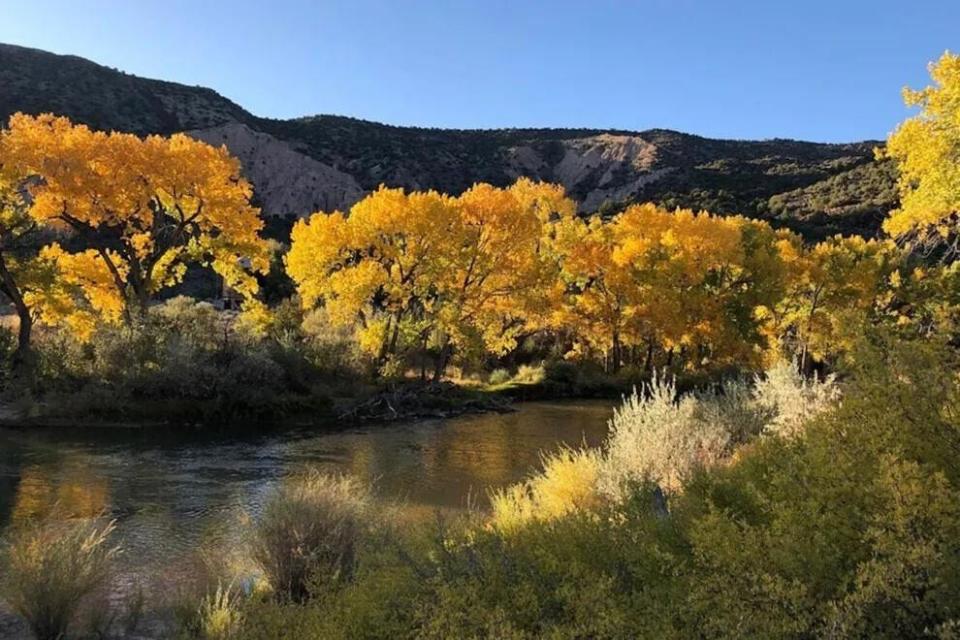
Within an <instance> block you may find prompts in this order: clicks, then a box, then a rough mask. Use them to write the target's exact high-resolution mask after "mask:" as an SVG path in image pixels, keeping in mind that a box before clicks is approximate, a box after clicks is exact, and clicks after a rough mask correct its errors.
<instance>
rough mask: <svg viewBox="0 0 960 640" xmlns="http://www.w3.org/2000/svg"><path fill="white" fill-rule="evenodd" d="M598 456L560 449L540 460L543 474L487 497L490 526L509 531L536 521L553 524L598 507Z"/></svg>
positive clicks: (599, 461)
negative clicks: (545, 521) (578, 512)
mask: <svg viewBox="0 0 960 640" xmlns="http://www.w3.org/2000/svg"><path fill="white" fill-rule="evenodd" d="M600 464H601V456H600V453H599V452H598V451H595V450H591V449H584V450H574V449H568V448H563V449H560V450H559V451H557V452H556V453H553V454H548V455H544V456H543V472H542V473H540V474H537V475H534V476H532V477H531V478H529V479H527V480H525V481H524V482H521V483H518V484H515V485H511V486H509V487H506V488H505V489H500V490H498V491H495V492H493V493H492V494H491V496H490V502H491V505H492V507H493V516H492V521H491V523H492V525H493V526H494V527H496V528H497V529H500V530H501V531H511V530H515V529H516V528H518V527H521V526H523V525H524V524H526V523H529V522H531V521H535V520H553V519H556V518H559V517H561V516H564V515H567V514H569V513H572V512H574V511H583V510H590V509H592V508H595V507H597V506H598V505H599V504H600V501H601V498H600V494H599V492H598V490H597V481H598V479H599V477H600Z"/></svg>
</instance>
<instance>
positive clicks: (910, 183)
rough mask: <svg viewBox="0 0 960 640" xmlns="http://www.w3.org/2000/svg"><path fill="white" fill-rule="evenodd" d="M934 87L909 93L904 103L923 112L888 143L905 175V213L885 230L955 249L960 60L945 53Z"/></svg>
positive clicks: (933, 69)
mask: <svg viewBox="0 0 960 640" xmlns="http://www.w3.org/2000/svg"><path fill="white" fill-rule="evenodd" d="M930 76H931V78H932V79H933V83H934V84H933V85H932V86H928V87H926V88H924V89H921V90H919V91H912V90H910V89H905V90H904V101H905V102H906V103H907V105H909V106H918V107H920V113H919V114H918V115H917V116H914V117H912V118H909V119H908V120H906V121H905V122H903V123H902V124H901V125H900V126H899V127H897V129H896V131H894V132H893V133H892V134H891V135H890V137H889V139H888V140H887V148H886V151H885V152H884V154H885V155H886V156H888V157H890V158H893V159H894V160H895V161H896V163H897V168H898V169H899V172H900V177H899V182H898V188H899V192H900V207H899V208H898V209H896V210H895V211H893V212H892V213H891V214H890V217H889V218H888V219H887V220H886V221H885V222H884V225H883V228H884V230H885V231H886V232H887V233H889V234H890V235H891V236H893V237H895V238H898V239H902V240H907V241H910V242H912V243H915V244H920V245H925V246H932V245H942V244H948V245H950V246H951V247H954V248H955V244H956V237H957V216H958V212H960V161H958V160H957V158H958V157H960V126H958V122H960V56H958V55H955V54H952V53H950V52H949V51H948V52H946V53H944V54H943V56H942V57H941V58H940V60H939V61H937V62H936V63H934V64H932V65H930Z"/></svg>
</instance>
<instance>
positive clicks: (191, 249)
mask: <svg viewBox="0 0 960 640" xmlns="http://www.w3.org/2000/svg"><path fill="white" fill-rule="evenodd" d="M3 136H4V143H3V144H4V153H5V158H4V163H5V166H7V165H9V167H10V169H12V170H13V171H15V172H17V173H18V174H20V175H23V176H31V177H32V179H31V180H30V182H29V183H28V188H29V193H30V197H31V203H30V207H29V209H28V213H29V216H30V218H31V219H32V220H34V221H36V222H37V223H39V224H43V225H55V226H58V227H62V228H65V229H69V230H70V231H71V234H72V238H71V243H70V244H71V247H70V248H64V247H61V246H60V245H55V246H53V247H51V248H50V249H49V250H47V252H46V255H47V257H48V258H49V259H52V260H55V261H56V262H58V263H59V265H60V268H61V271H62V272H63V273H64V274H65V275H66V277H68V278H69V279H71V281H72V282H73V283H74V284H76V285H77V286H79V287H80V288H81V289H82V290H83V292H84V295H85V296H86V297H87V298H88V300H89V302H90V304H91V306H92V307H93V308H94V309H96V310H98V311H100V312H102V313H103V314H104V317H105V318H107V319H114V318H115V317H122V318H123V319H125V320H126V321H127V322H133V321H135V320H137V319H138V318H140V317H142V316H143V315H144V314H145V313H146V310H147V307H148V305H149V303H150V301H151V300H152V299H153V297H154V296H155V295H156V294H157V293H158V292H160V291H161V290H163V289H165V288H167V287H170V286H173V285H175V284H177V283H179V282H180V281H181V280H182V279H183V276H184V273H185V271H186V268H187V265H188V264H190V263H198V264H202V265H207V266H210V267H212V268H213V269H214V270H215V271H216V272H217V273H218V274H219V275H220V276H222V277H223V279H224V281H225V284H226V285H227V286H229V287H232V288H233V289H235V290H238V291H239V292H241V293H242V294H245V295H252V294H253V293H254V292H255V291H256V280H255V278H254V276H253V273H252V272H264V271H265V270H266V269H267V268H268V266H269V264H268V261H269V256H268V253H267V251H266V245H265V244H264V242H263V241H262V240H261V238H260V237H259V231H260V229H261V227H262V226H263V222H262V221H261V219H260V217H259V215H258V211H257V209H255V208H254V207H252V206H251V205H250V197H251V195H252V189H251V187H250V184H249V183H248V182H247V181H246V180H244V179H243V178H242V177H241V176H240V164H239V162H238V161H237V160H236V159H234V158H232V157H231V156H230V154H229V153H228V152H227V150H226V148H225V147H220V148H215V147H212V146H210V145H208V144H205V143H203V142H199V141H197V140H193V139H191V138H189V137H188V136H185V135H182V134H177V135H173V136H171V137H169V138H166V137H161V136H148V137H146V138H139V137H137V136H135V135H131V134H125V133H116V132H113V133H103V132H96V131H92V130H90V129H89V128H87V127H86V126H83V125H74V124H72V123H71V122H70V121H69V120H68V119H66V118H62V117H55V116H53V115H49V114H46V115H41V116H37V117H32V116H27V115H22V114H17V115H14V116H13V117H11V119H10V125H9V129H8V130H7V131H5V132H4V134H3ZM73 245H79V246H81V247H82V249H79V250H76V249H73V248H72V246H73Z"/></svg>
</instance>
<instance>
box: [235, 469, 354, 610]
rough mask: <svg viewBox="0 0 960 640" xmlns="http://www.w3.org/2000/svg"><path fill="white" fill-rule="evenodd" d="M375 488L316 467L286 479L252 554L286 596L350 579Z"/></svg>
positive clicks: (298, 598) (299, 597) (303, 595)
mask: <svg viewBox="0 0 960 640" xmlns="http://www.w3.org/2000/svg"><path fill="white" fill-rule="evenodd" d="M368 511H369V492H368V490H367V488H366V487H365V486H363V485H362V484H361V483H360V482H358V481H356V480H354V479H352V478H349V477H347V476H340V475H328V474H323V473H319V472H316V471H311V472H309V473H307V474H305V475H301V476H298V477H295V478H292V479H289V480H287V481H285V482H284V483H283V485H282V486H281V487H280V488H279V489H278V491H277V492H276V494H274V496H273V497H272V498H271V499H270V501H269V502H268V503H267V505H266V507H265V509H264V512H263V517H262V518H261V520H260V522H259V524H258V525H257V526H256V527H255V530H254V535H253V543H252V544H253V549H252V556H253V559H254V561H255V562H256V563H257V565H258V566H259V567H260V569H261V570H262V571H263V574H264V576H265V578H266V580H267V582H268V583H269V584H270V586H271V588H272V589H273V591H274V593H275V594H276V595H277V596H278V597H279V598H281V599H290V600H292V601H294V602H303V601H305V600H306V599H307V598H308V597H309V596H310V595H311V592H312V591H315V590H318V589H323V588H327V587H331V586H335V585H337V584H341V583H344V582H346V581H349V580H350V579H351V577H352V576H353V571H354V568H355V566H356V556H357V547H358V545H359V543H360V540H361V537H362V536H363V534H364V528H365V526H366V522H367V515H368Z"/></svg>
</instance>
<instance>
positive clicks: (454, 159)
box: [0, 44, 895, 237]
mask: <svg viewBox="0 0 960 640" xmlns="http://www.w3.org/2000/svg"><path fill="white" fill-rule="evenodd" d="M17 111H23V112H26V113H41V112H48V111H49V112H54V113H58V114H62V115H66V116H69V117H70V118H72V119H73V120H75V121H78V122H83V123H86V124H88V125H90V126H92V127H95V128H98V129H103V130H110V129H116V130H121V131H131V132H135V133H138V134H146V133H163V134H168V133H172V132H175V131H187V132H189V133H190V135H193V136H195V137H198V138H201V139H203V140H206V141H208V142H212V143H223V144H226V145H227V146H228V147H229V148H230V150H231V151H232V152H233V153H234V154H235V155H237V157H239V158H240V160H241V161H242V162H243V164H244V170H245V172H246V174H247V177H248V178H249V179H250V180H251V182H253V184H254V186H255V188H256V192H257V198H258V202H259V204H260V205H261V206H262V207H263V210H264V213H265V214H266V215H269V216H279V217H286V218H290V217H295V216H301V215H305V214H308V213H311V212H312V211H315V210H318V209H322V210H331V209H335V208H345V207H348V206H349V205H350V204H352V203H353V202H355V201H356V200H357V199H358V198H360V197H361V196H362V194H363V193H364V192H365V191H368V190H370V189H373V188H375V187H376V186H377V185H378V184H381V183H383V184H387V185H389V186H402V187H407V188H418V189H424V188H433V189H440V190H443V191H446V192H449V193H459V192H461V191H463V190H464V189H466V188H468V187H469V186H470V185H471V184H473V183H474V182H477V181H486V182H491V183H494V184H497V185H503V184H507V183H509V182H511V181H512V180H514V179H516V178H517V177H518V176H529V177H533V178H538V179H542V180H550V181H555V182H560V183H562V184H563V185H564V186H565V187H566V188H567V190H568V191H569V192H570V193H571V194H572V195H573V196H574V197H575V198H577V200H578V201H580V202H581V207H582V209H583V210H584V211H595V210H598V209H604V210H616V209H618V208H620V207H622V206H623V205H625V204H627V203H630V202H634V201H640V200H653V201H656V202H660V203H663V204H667V205H669V206H685V207H692V208H697V209H700V208H703V209H707V210H710V211H714V212H717V213H734V212H741V213H744V214H746V215H750V216H754V217H763V218H767V219H770V220H771V221H772V222H774V223H776V224H779V225H784V226H788V227H791V228H794V229H797V230H799V231H802V232H804V233H805V234H807V235H808V236H811V237H819V236H823V235H826V234H828V233H834V232H838V231H842V232H859V233H866V234H872V233H875V232H876V229H877V228H878V220H879V219H880V217H882V214H883V213H885V211H886V210H888V209H889V208H890V207H892V206H893V205H894V204H895V199H894V193H893V190H892V186H893V175H892V170H891V169H890V168H889V167H884V166H883V165H880V164H878V163H877V162H876V161H875V160H874V159H873V149H874V147H875V146H876V145H877V144H878V143H876V142H870V141H867V142H859V143H851V144H818V143H810V142H799V141H793V140H767V141H759V142H754V141H737V140H713V139H708V138H702V137H699V136H694V135H689V134H684V133H679V132H676V131H668V130H661V129H654V130H649V131H642V132H632V131H607V130H598V129H597V130H590V129H500V130H448V129H427V128H417V127H396V126H389V125H384V124H378V123H374V122H367V121H363V120H357V119H354V118H348V117H342V116H327V115H321V116H312V117H305V118H297V119H293V120H271V119H266V118H260V117H257V116H255V115H253V114H251V113H249V112H247V111H246V110H244V109H243V108H242V107H240V106H238V105H237V104H235V103H233V102H231V101H230V100H228V99H227V98H224V97H223V96H221V95H219V94H218V93H216V92H215V91H213V90H211V89H207V88H203V87H189V86H185V85H181V84H177V83H173V82H165V81H159V80H149V79H144V78H139V77H137V76H133V75H129V74H125V73H123V72H121V71H117V70H115V69H110V68H107V67H104V66H101V65H98V64H96V63H93V62H90V61H88V60H84V59H82V58H78V57H75V56H60V55H55V54H51V53H48V52H44V51H39V50H35V49H27V48H24V47H18V46H13V45H3V44H0V118H2V119H3V120H6V119H7V118H8V117H9V116H10V115H11V114H12V113H15V112H17ZM864 177H867V178H868V180H867V181H866V182H865V183H863V184H861V179H862V178H864ZM281 226H283V225H281Z"/></svg>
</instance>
